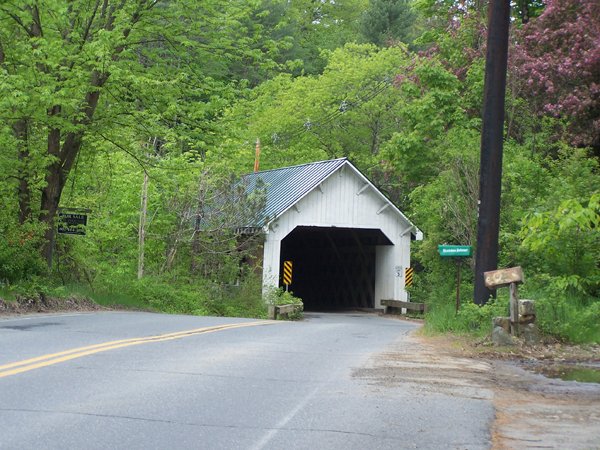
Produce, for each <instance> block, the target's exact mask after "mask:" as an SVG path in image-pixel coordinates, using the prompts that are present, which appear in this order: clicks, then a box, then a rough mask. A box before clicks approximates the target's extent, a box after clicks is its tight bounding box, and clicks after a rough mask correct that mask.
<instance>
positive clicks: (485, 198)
mask: <svg viewBox="0 0 600 450" xmlns="http://www.w3.org/2000/svg"><path fill="white" fill-rule="evenodd" d="M509 24H510V0H490V2H489V7H488V38H487V53H486V62H485V84H484V93H483V126H482V130H481V162H480V170H479V202H480V203H479V219H478V222H477V253H476V256H475V295H474V301H475V303H476V304H478V305H484V304H485V303H487V301H488V299H489V297H490V295H492V294H493V291H490V290H489V289H488V288H487V287H486V286H485V282H484V279H483V272H486V271H489V270H495V269H497V268H498V235H499V231H500V192H501V182H502V145H503V138H504V97H505V91H506V68H507V65H508V29H509Z"/></svg>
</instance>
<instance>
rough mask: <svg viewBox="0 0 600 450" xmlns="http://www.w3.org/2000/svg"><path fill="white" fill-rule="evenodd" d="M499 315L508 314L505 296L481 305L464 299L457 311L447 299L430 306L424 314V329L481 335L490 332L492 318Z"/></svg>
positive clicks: (427, 330) (436, 331) (431, 331)
mask: <svg viewBox="0 0 600 450" xmlns="http://www.w3.org/2000/svg"><path fill="white" fill-rule="evenodd" d="M448 300H449V299H448ZM499 316H508V299H507V298H505V297H504V298H499V299H497V300H492V301H490V302H488V303H487V304H485V305H483V306H479V305H476V304H474V303H473V302H472V301H471V300H469V301H466V302H464V303H463V304H462V305H461V306H460V309H459V311H458V313H456V308H455V305H454V304H453V302H452V301H450V300H449V301H447V302H444V303H438V304H434V305H432V306H431V307H430V310H429V311H428V312H427V314H426V315H425V320H426V321H425V330H426V332H429V333H446V332H453V333H459V334H462V333H473V334H476V335H480V336H481V335H486V334H489V333H490V331H491V328H492V319H493V318H494V317H499Z"/></svg>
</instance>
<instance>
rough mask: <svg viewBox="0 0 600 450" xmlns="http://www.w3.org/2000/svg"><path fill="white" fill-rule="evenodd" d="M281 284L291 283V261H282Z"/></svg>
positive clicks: (287, 284)
mask: <svg viewBox="0 0 600 450" xmlns="http://www.w3.org/2000/svg"><path fill="white" fill-rule="evenodd" d="M283 284H285V285H286V286H289V285H290V284H292V262H291V261H284V262H283Z"/></svg>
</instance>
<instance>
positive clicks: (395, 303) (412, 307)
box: [381, 300, 427, 313]
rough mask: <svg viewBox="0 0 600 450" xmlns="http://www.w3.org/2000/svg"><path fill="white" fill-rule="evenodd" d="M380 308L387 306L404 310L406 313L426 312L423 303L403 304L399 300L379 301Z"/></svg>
mask: <svg viewBox="0 0 600 450" xmlns="http://www.w3.org/2000/svg"><path fill="white" fill-rule="evenodd" d="M381 305H382V306H389V307H390V308H405V309H406V310H407V311H418V312H422V313H423V312H426V311H427V306H426V305H425V303H416V302H403V301H400V300H381Z"/></svg>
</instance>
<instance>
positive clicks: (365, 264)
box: [280, 227, 392, 311]
mask: <svg viewBox="0 0 600 450" xmlns="http://www.w3.org/2000/svg"><path fill="white" fill-rule="evenodd" d="M377 245H392V243H391V242H390V240H389V239H388V238H387V237H386V236H385V235H384V234H383V233H382V232H381V230H373V229H363V228H337V227H296V228H295V229H294V230H293V231H292V232H291V233H290V234H288V235H287V236H286V237H285V238H284V239H283V241H282V242H281V261H280V273H283V261H292V264H293V269H292V284H291V285H290V291H292V292H293V293H294V295H296V296H297V297H300V298H301V299H302V300H303V301H304V309H305V310H307V311H332V310H342V309H352V308H373V307H374V303H375V246H377ZM280 286H283V282H282V280H281V279H280Z"/></svg>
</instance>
